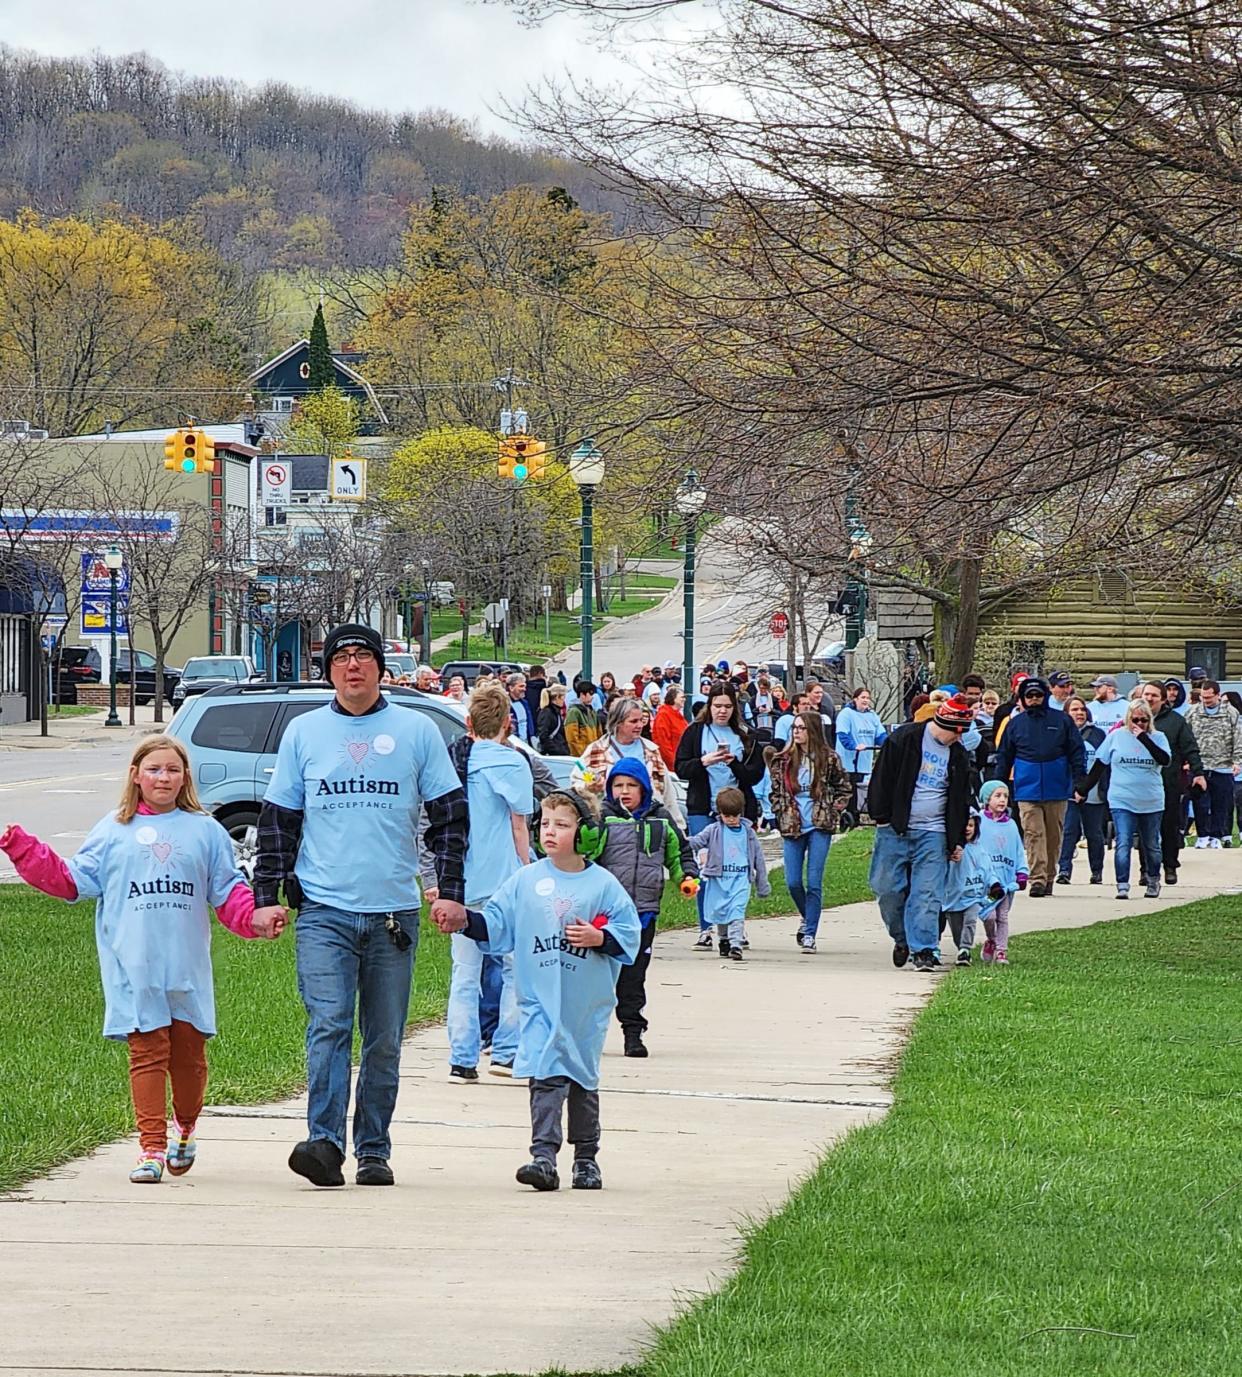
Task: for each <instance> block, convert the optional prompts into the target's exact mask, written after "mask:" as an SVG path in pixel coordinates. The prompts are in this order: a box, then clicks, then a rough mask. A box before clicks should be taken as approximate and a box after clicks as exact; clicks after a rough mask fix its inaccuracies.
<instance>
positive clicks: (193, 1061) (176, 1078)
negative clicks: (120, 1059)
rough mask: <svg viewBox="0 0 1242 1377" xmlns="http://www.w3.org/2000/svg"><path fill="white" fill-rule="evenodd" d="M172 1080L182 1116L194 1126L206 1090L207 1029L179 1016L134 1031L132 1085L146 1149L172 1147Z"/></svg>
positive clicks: (177, 1112) (176, 1111)
mask: <svg viewBox="0 0 1242 1377" xmlns="http://www.w3.org/2000/svg"><path fill="white" fill-rule="evenodd" d="M169 1081H171V1082H172V1102H173V1113H174V1114H175V1115H176V1116H177V1122H178V1123H180V1124H181V1125H182V1126H183V1127H185V1128H191V1127H193V1125H194V1124H195V1123H196V1122H197V1121H198V1116H199V1114H200V1113H201V1112H202V1108H203V1096H204V1095H205V1094H206V1093H207V1035H206V1033H200V1032H199V1031H198V1029H197V1028H195V1027H194V1025H193V1024H190V1023H183V1022H182V1021H181V1020H180V1019H176V1018H175V1019H173V1022H172V1027H171V1028H153V1029H152V1030H151V1032H149V1033H130V1035H129V1089H130V1094H131V1095H133V1097H134V1116H135V1117H136V1118H137V1120H138V1137H139V1140H140V1141H141V1143H142V1150H143V1152H158V1153H161V1154H162V1153H163V1152H164V1151H165V1150H166V1149H167V1147H168V1083H169Z"/></svg>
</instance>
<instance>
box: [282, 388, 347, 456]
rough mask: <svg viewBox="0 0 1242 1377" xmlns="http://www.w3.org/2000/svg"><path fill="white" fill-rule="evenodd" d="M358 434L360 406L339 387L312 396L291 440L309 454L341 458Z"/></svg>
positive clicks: (297, 422) (290, 437)
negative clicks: (303, 447)
mask: <svg viewBox="0 0 1242 1377" xmlns="http://www.w3.org/2000/svg"><path fill="white" fill-rule="evenodd" d="M357 434H358V403H357V402H356V401H354V399H353V398H352V397H347V396H346V395H345V393H344V392H342V391H341V389H340V388H339V387H325V388H323V389H322V390H321V391H319V392H312V393H311V394H310V395H309V396H308V397H307V398H306V400H305V401H304V402H303V403H302V409H301V411H299V412H298V416H297V419H296V420H295V421H294V422H293V424H292V425H291V426H290V427H289V439H290V441H291V442H292V443H293V444H294V445H303V446H305V447H306V450H307V452H308V453H311V454H329V455H331V456H332V457H333V458H334V459H337V458H340V456H341V455H342V454H344V453H345V451H346V450H347V449H348V448H349V446H350V444H351V443H352V441H353V438H354V436H355V435H357Z"/></svg>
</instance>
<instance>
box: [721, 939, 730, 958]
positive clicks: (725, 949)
mask: <svg viewBox="0 0 1242 1377" xmlns="http://www.w3.org/2000/svg"><path fill="white" fill-rule="evenodd" d="M732 950H733V948H732V947H731V946H730V945H729V939H728V938H727V937H722V938H721V939H720V954H721V956H728V955H729V953H730V952H731V951H732Z"/></svg>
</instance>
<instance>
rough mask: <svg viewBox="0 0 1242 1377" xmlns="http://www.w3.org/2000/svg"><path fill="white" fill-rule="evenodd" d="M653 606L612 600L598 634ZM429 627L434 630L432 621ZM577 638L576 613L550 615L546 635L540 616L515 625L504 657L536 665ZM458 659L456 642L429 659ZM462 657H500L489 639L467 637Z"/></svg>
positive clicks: (639, 599)
mask: <svg viewBox="0 0 1242 1377" xmlns="http://www.w3.org/2000/svg"><path fill="white" fill-rule="evenodd" d="M654 605H655V598H654V597H653V596H652V595H650V593H649V594H648V595H647V596H641V595H639V596H634V597H629V598H626V599H625V600H624V601H622V600H621V599H616V600H615V601H613V602H612V603H610V604H609V607H608V615H607V616H606V617H604V616H598V615H597V619H596V623H595V626H596V630H597V631H598V630H599V628H600V627H601V626H603V625H604V624H605V622H607V621H608V620H609V619H611V618H616V617H633V616H635V615H636V614H637V613H639V612H646V611H647V610H648V609H649V608H651V607H653V606H654ZM432 625H433V628H434V625H435V623H434V620H433V623H432ZM460 626H461V623H460V621H458V629H460ZM581 639H582V627H581V624H580V623H579V621H578V615H577V613H576V612H553V613H552V614H551V616H550V617H549V618H548V625H547V634H545V625H544V619H543V617H542V616H540V617H539V618H537V619H536V620H535V621H533V622H531V623H530V624H529V625H527V626H518V627H515V628H514V629H513V630H512V632H511V633H510V636H509V656H508V658H509V659H510V660H517V661H520V662H522V663H530V664H536V663H538V662H539V661H540V660H545V659H549V658H550V657H551V656H553V655H555V654H556V653H557V652H558V651H560V650H564V649H565V647H566V646H567V645H576V644H577V643H578V641H579V640H581ZM462 658H463V657H462V654H461V641H460V640H457V641H455V642H454V643H453V645H451V646H449V647H447V648H446V649H444V650H437V651H436V652H435V653H434V654H433V655H432V657H431V659H432V663H433V664H434V665H435V666H436V668H437V669H439V668H440V667H441V666H443V665H446V664H448V662H449V661H450V660H459V659H462ZM464 658H465V659H467V660H497V659H499V658H500V656H499V655H498V654H497V653H496V647H495V645H494V644H493V642H492V638H491V637H490V636H471V638H470V648H469V653H468V654H467V655H466V656H465V657H464Z"/></svg>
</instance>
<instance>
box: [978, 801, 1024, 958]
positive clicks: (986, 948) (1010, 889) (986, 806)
mask: <svg viewBox="0 0 1242 1377" xmlns="http://www.w3.org/2000/svg"><path fill="white" fill-rule="evenodd" d="M979 802H980V803H982V804H983V816H982V818H981V819H980V822H979V838H980V840H981V841H982V842H983V845H984V846H985V847H986V848H987V851H988V854H989V855H990V856H991V858H992V868H993V869H994V870H995V872H996V878H997V880H998V881H999V882H1000V884H1001V885H1003V886H1004V890H1005V894H1004V897H1003V898H1002V899H1001V900H1000V901H999V902H998V903H997V905H996V907H995V908H994V909H993V910H992V912H991V914H989V915H988V916H987V917H985V918H984V920H983V930H984V932H985V933H986V934H987V940H986V941H985V942H984V944H983V953H982V955H983V960H984V961H985V962H987V963H991V962H993V961H995V962H996V964H997V965H999V966H1007V965H1008V964H1009V910H1010V908H1011V907H1012V906H1013V896H1014V895H1015V894H1016V893H1017V892H1018V890H1020V889H1025V888H1026V882H1027V880H1028V879H1029V878H1030V875H1029V872H1028V869H1027V864H1026V848H1025V847H1024V846H1023V845H1022V834H1021V833H1020V832H1019V831H1018V824H1017V823H1016V822H1014V820H1013V819H1012V818H1011V817H1010V816H1009V787H1008V786H1007V785H1006V784H1004V783H1002V782H1001V781H1000V780H999V779H989V780H988V782H987V783H986V784H985V785H984V786H983V787H982V788H981V789H980V790H979Z"/></svg>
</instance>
